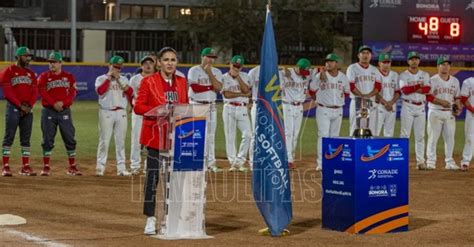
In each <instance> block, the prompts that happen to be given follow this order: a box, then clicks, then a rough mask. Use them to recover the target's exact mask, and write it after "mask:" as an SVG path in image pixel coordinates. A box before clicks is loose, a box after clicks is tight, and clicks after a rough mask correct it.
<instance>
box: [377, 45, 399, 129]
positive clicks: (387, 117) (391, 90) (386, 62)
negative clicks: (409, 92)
mask: <svg viewBox="0 0 474 247" xmlns="http://www.w3.org/2000/svg"><path fill="white" fill-rule="evenodd" d="M391 63H392V59H391V57H390V55H389V54H387V53H380V54H379V74H380V77H381V79H382V82H381V83H382V90H381V92H380V93H379V94H377V96H376V98H377V101H378V104H377V111H378V113H377V128H376V130H377V133H376V134H375V135H377V136H380V133H381V132H382V128H383V135H384V136H386V137H392V136H393V131H394V129H395V120H396V118H397V101H398V99H399V98H400V84H399V81H398V74H397V73H396V72H394V71H392V70H391V69H390V67H391Z"/></svg>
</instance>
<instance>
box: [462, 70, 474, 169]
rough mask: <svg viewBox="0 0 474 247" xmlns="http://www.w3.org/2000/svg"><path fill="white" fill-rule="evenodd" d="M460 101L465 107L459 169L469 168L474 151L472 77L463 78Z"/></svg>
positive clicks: (473, 81)
mask: <svg viewBox="0 0 474 247" xmlns="http://www.w3.org/2000/svg"><path fill="white" fill-rule="evenodd" d="M461 102H462V103H463V104H464V106H465V107H466V119H465V122H464V136H465V137H464V138H465V141H464V150H463V152H462V161H461V170H464V171H465V170H467V169H469V163H471V160H472V152H473V151H474V145H473V143H474V77H471V78H468V79H466V80H464V82H463V83H462V88H461Z"/></svg>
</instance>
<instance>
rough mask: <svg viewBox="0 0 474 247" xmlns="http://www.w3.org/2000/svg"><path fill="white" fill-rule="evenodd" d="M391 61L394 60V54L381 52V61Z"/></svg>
mask: <svg viewBox="0 0 474 247" xmlns="http://www.w3.org/2000/svg"><path fill="white" fill-rule="evenodd" d="M387 61H388V62H390V61H392V56H390V54H388V53H385V52H382V53H380V54H379V62H387Z"/></svg>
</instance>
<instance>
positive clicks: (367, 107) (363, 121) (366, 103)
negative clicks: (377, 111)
mask: <svg viewBox="0 0 474 247" xmlns="http://www.w3.org/2000/svg"><path fill="white" fill-rule="evenodd" d="M355 108H356V129H355V130H354V133H352V136H353V137H358V138H365V137H371V136H372V132H371V131H370V129H369V120H370V111H371V109H372V100H370V99H367V98H361V97H357V98H355Z"/></svg>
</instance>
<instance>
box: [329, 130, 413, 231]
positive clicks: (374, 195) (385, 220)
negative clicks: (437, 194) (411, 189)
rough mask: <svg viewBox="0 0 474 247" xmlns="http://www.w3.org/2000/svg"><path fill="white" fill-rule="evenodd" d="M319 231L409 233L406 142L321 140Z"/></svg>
mask: <svg viewBox="0 0 474 247" xmlns="http://www.w3.org/2000/svg"><path fill="white" fill-rule="evenodd" d="M322 143H323V144H322V145H323V171H322V177H323V181H322V188H323V193H322V195H323V202H322V227H323V228H325V229H329V230H336V231H342V232H347V233H357V234H377V233H388V232H400V231H407V230H408V164H409V148H408V139H407V138H351V137H340V138H323V142H322Z"/></svg>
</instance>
